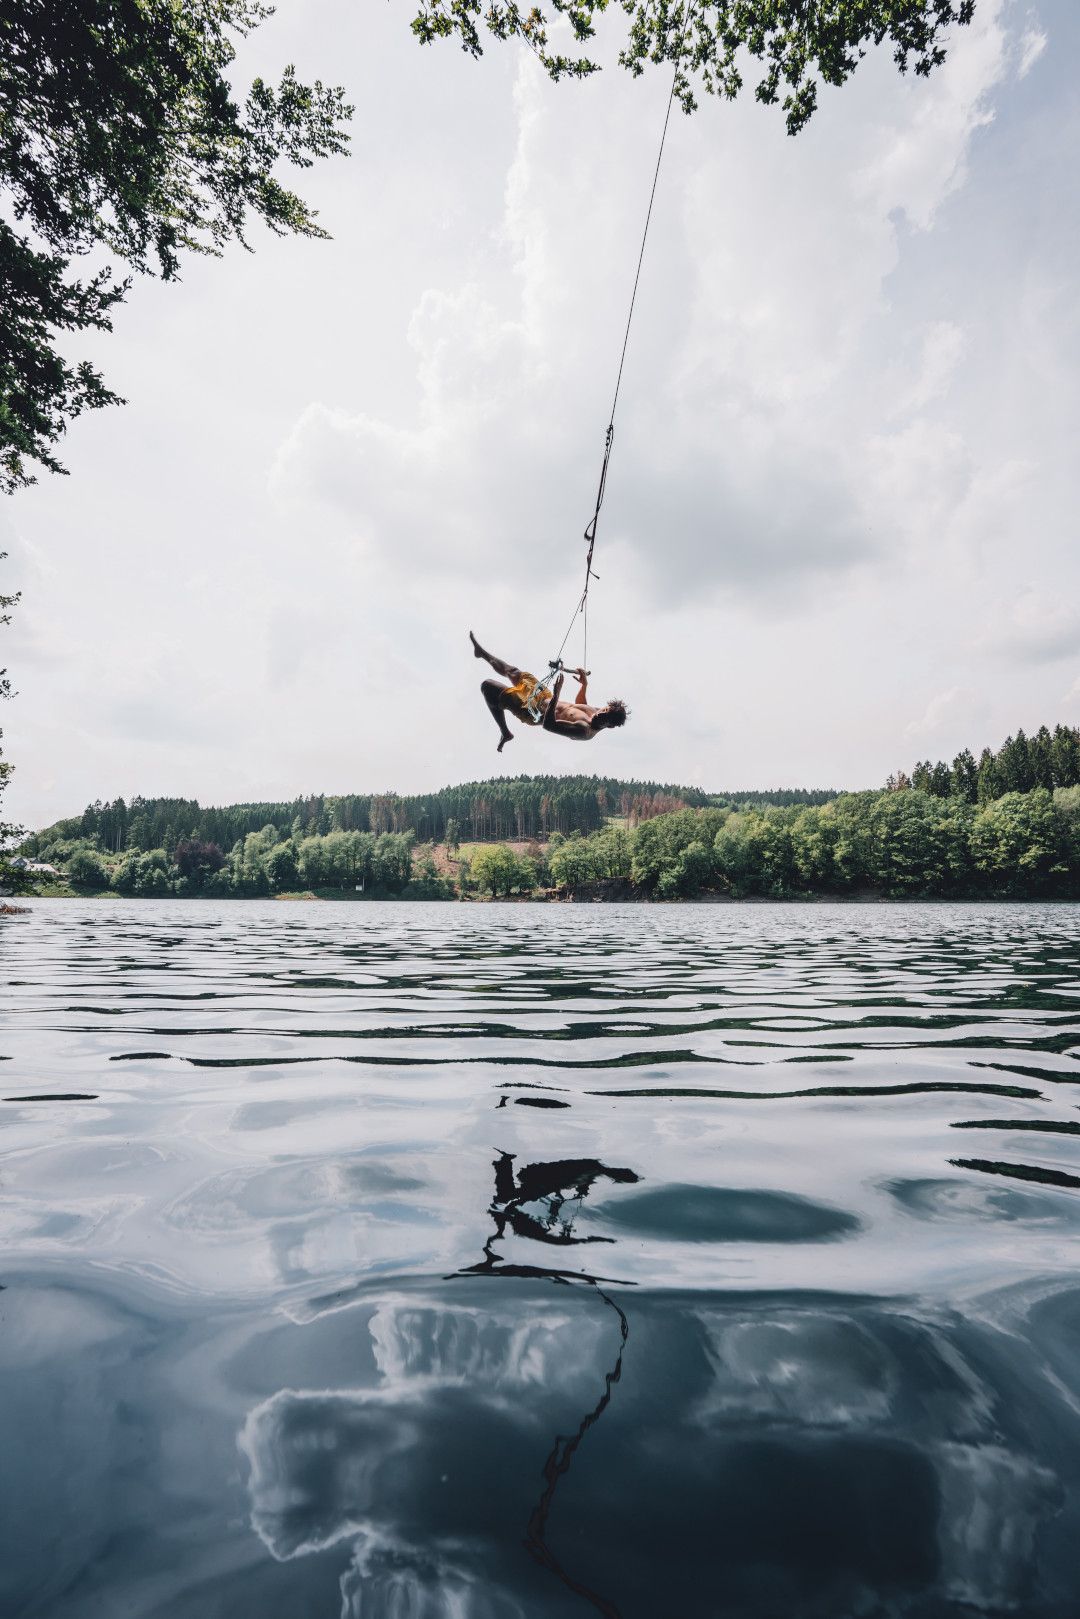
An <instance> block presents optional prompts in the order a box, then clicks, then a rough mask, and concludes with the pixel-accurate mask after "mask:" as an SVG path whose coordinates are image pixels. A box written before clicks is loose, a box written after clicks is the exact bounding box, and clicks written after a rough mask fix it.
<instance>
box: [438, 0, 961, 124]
mask: <svg viewBox="0 0 1080 1619" xmlns="http://www.w3.org/2000/svg"><path fill="white" fill-rule="evenodd" d="M616 9H617V10H620V11H622V12H623V14H624V15H625V17H626V18H627V19H628V22H627V25H626V26H627V31H626V43H625V44H624V45H623V47H622V49H621V51H620V52H619V62H620V63H621V65H622V66H623V67H626V68H629V69H630V71H631V72H632V73H633V74H635V75H637V74H640V73H643V72H644V70H645V68H646V66H647V64H649V63H650V62H651V63H654V64H659V63H663V62H675V63H677V64H679V71H678V76H677V80H676V94H677V96H678V97H679V99H680V101H681V102H682V104H683V106H684V107H685V108H686V110H687V112H690V111H692V110H693V108H694V106H695V105H696V102H695V100H694V93H693V91H694V85H695V84H699V85H701V86H702V87H703V88H704V89H705V90H706V91H707V92H708V93H710V94H713V95H720V96H725V97H727V98H728V99H729V100H730V99H734V97H735V96H737V95H738V93H739V91H740V90H741V89H742V87H743V82H744V81H743V73H744V68H745V66H746V59H747V57H750V58H754V59H756V61H757V62H758V63H760V64H761V65H762V68H763V72H762V76H761V78H760V79H759V80H758V83H757V86H756V88H755V91H754V94H755V95H756V97H757V99H758V100H759V101H763V102H766V103H767V104H770V105H771V104H773V103H775V102H777V101H781V97H782V98H783V99H782V107H783V110H784V112H785V114H786V117H787V128H788V133H789V134H791V135H795V134H797V133H798V132H799V130H800V129H802V127H803V125H804V124H805V123H806V122H807V120H808V119H809V118H810V117H811V116H812V115H813V112H814V109H815V108H816V106H817V97H818V86H819V84H834V85H839V84H843V83H844V80H845V79H847V78H848V77H849V76H850V75H851V74H852V73H853V72H854V71H855V69H856V67H857V66H858V65H859V62H860V61H861V60H862V58H863V57H864V56H865V55H866V52H867V50H868V49H869V48H870V47H871V46H875V45H882V44H885V43H887V44H888V45H889V46H891V48H892V53H893V60H894V61H895V62H896V65H897V67H898V68H899V69H900V71H901V72H902V73H904V72H906V71H907V70H908V69H909V68H914V70H915V72H916V73H919V74H927V73H929V72H930V70H931V69H932V68H934V67H937V66H938V65H939V64H940V63H941V62H943V61H944V60H945V34H946V31H947V29H949V28H950V27H952V26H953V25H955V24H963V23H969V22H970V21H971V19H972V16H973V15H974V11H975V0H679V3H676V4H670V3H669V0H643V3H639V0H616V4H609V0H550V13H551V14H552V15H554V16H556V17H559V18H564V19H565V20H566V22H567V23H569V25H570V28H571V30H572V32H573V37H574V41H575V44H576V45H578V46H585V45H587V44H588V41H589V40H591V39H593V38H594V37H595V35H596V23H597V18H598V17H599V16H600V15H602V14H603V13H605V12H607V11H608V10H612V11H614V10H616ZM412 26H413V32H414V33H415V34H416V36H417V38H418V39H420V40H421V42H422V43H423V44H430V43H431V42H432V41H433V40H436V39H450V38H454V39H457V40H458V42H459V43H460V45H461V47H462V49H463V50H465V51H467V52H468V53H469V55H470V56H481V55H483V43H482V34H484V33H489V34H491V35H493V36H494V37H495V38H496V39H500V40H507V39H514V38H517V39H522V40H524V41H525V43H526V44H527V45H528V46H529V47H530V48H531V49H532V50H533V51H535V53H536V55H537V56H538V57H539V59H540V61H541V62H542V63H543V65H544V67H545V68H546V70H547V72H548V73H549V74H550V75H551V77H552V78H553V79H561V78H585V77H587V76H588V75H589V74H591V73H596V72H597V71H598V64H597V63H596V62H595V61H593V60H592V59H591V58H590V57H588V56H584V55H583V56H565V55H562V54H561V53H558V52H553V51H552V50H550V49H549V38H548V26H549V14H548V13H547V12H545V11H542V10H541V9H540V8H539V7H538V6H532V7H526V6H522V5H518V4H517V3H516V0H421V4H420V9H419V11H418V12H417V14H416V16H415V18H414V19H413V25H412Z"/></svg>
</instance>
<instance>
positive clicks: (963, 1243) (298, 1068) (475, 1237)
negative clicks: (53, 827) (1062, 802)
mask: <svg viewBox="0 0 1080 1619" xmlns="http://www.w3.org/2000/svg"><path fill="white" fill-rule="evenodd" d="M0 983H2V988H0V1016H2V1028H0V1095H2V1097H3V1106H2V1112H0V1123H2V1126H3V1142H2V1147H3V1160H2V1163H0V1222H2V1236H3V1246H2V1254H0V1282H2V1284H3V1288H4V1291H3V1292H2V1293H0V1434H2V1442H3V1466H2V1472H0V1481H2V1482H0V1489H2V1495H3V1499H2V1509H0V1551H2V1555H0V1613H2V1614H3V1615H4V1616H5V1619H6V1616H13V1615H19V1616H23V1615H26V1616H42V1619H44V1616H50V1619H51V1616H64V1619H86V1616H94V1615H102V1616H107V1619H112V1616H114V1615H124V1616H127V1619H140V1616H149V1615H154V1616H169V1619H181V1616H183V1619H217V1616H221V1619H225V1616H229V1619H236V1616H238V1615H239V1616H241V1619H246V1616H248V1615H251V1616H258V1619H308V1616H311V1619H316V1616H317V1619H338V1616H341V1619H548V1616H550V1619H564V1616H565V1619H571V1616H581V1619H587V1616H588V1615H589V1614H590V1613H600V1614H604V1615H617V1616H621V1619H684V1616H686V1619H698V1616H701V1619H711V1616H716V1619H721V1616H722V1619H742V1616H747V1619H751V1616H753V1619H849V1616H850V1619H856V1616H857V1619H885V1616H888V1619H894V1616H896V1619H899V1616H903V1619H938V1616H954V1619H970V1616H972V1615H976V1614H977V1615H1004V1614H1020V1615H1022V1616H1024V1619H1050V1616H1060V1619H1074V1616H1075V1615H1076V1613H1077V1612H1078V1611H1080V1572H1078V1565H1077V1556H1076V1546H1077V1540H1078V1535H1080V1111H1078V1108H1080V907H1076V906H1066V905H1060V906H1052V905H1045V906H1039V905H997V906H979V905H967V906H961V905H903V906H897V905H866V906H861V905H825V904H820V905H781V904H775V905H742V906H734V905H712V906H706V905H703V906H661V905H657V906H647V905H633V906H625V907H624V906H618V905H602V906H601V905H591V906H586V905H576V906H575V905H524V904H523V905H483V906H481V905H473V906H469V905H407V904H397V905H394V904H379V903H366V904H365V903H356V904H341V905H334V904H307V905H305V904H302V903H275V902H270V901H266V902H263V901H257V902H250V903H244V902H232V903H224V902H223V903H214V902H210V901H205V902H188V903H184V902H182V901H140V902H110V901H101V902H91V901H87V902H80V901H47V902H46V901H41V902H33V905H32V914H31V915H29V916H25V917H21V918H12V919H9V920H7V921H6V922H4V923H3V924H2V925H0Z"/></svg>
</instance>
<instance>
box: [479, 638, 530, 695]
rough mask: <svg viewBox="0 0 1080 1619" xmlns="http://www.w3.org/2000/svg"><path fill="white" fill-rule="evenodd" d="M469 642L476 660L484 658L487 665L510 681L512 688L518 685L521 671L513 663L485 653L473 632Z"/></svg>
mask: <svg viewBox="0 0 1080 1619" xmlns="http://www.w3.org/2000/svg"><path fill="white" fill-rule="evenodd" d="M469 640H470V641H471V642H472V644H473V657H474V658H483V659H484V661H485V662H486V663H490V665H491V667H492V668H493V669H494V671H495V673H496V674H497V675H502V676H503V678H504V679H505V680H508V681H509V682H510V684H511V685H512V686H516V685H517V683H518V681H519V680H520V679H521V670H520V669H517V668H515V667H514V665H513V664H512V663H504V662H503V660H502V659H501V658H496V657H493V656H492V654H491V653H490V652H485V651H484V649H483V647H482V646H481V645H480V642H479V641H478V640H477V639H476V636H475V635H474V634H473V632H472V630H470V631H469ZM485 684H487V682H485Z"/></svg>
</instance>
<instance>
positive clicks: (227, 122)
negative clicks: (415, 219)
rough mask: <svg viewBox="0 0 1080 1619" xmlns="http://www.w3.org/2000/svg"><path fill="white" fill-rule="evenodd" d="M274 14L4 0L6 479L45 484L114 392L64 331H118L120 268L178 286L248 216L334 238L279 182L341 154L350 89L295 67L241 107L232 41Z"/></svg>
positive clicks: (0, 276) (0, 44)
mask: <svg viewBox="0 0 1080 1619" xmlns="http://www.w3.org/2000/svg"><path fill="white" fill-rule="evenodd" d="M269 15H270V8H269V7H266V6H264V5H262V4H259V3H258V0H182V3H175V0H59V3H57V0H3V5H2V6H0V195H2V196H3V198H4V200H5V201H6V204H7V207H8V209H9V210H10V215H11V217H12V218H13V219H14V223H15V227H16V228H12V226H11V224H10V223H7V222H2V221H0V311H2V314H0V488H6V489H9V490H10V489H14V488H16V487H18V486H20V485H22V484H26V483H31V482H33V481H34V479H33V476H32V464H33V463H37V464H38V465H42V466H45V467H47V468H49V469H50V470H51V471H54V472H61V471H63V468H62V467H61V465H60V463H59V462H58V460H57V458H56V455H55V453H54V450H53V446H54V445H55V444H56V441H57V440H58V438H59V437H60V436H61V435H62V433H63V432H64V429H65V427H66V425H67V423H68V422H69V421H70V420H71V419H72V418H73V417H75V416H77V415H79V414H80V412H82V411H84V410H90V409H97V408H98V407H100V406H102V405H106V404H112V403H115V402H117V396H116V395H115V394H113V393H111V392H110V391H109V389H108V388H106V386H105V384H104V381H103V380H102V378H101V376H100V374H99V373H98V372H97V370H96V369H95V368H94V367H93V366H92V365H90V364H89V363H88V362H85V361H82V362H76V363H74V364H73V363H71V362H69V361H68V360H67V359H66V358H65V356H64V354H63V352H62V350H63V348H64V347H65V344H64V341H63V334H65V333H69V332H79V331H85V330H87V329H99V330H108V329H109V328H110V323H111V316H112V311H113V310H114V309H115V307H116V305H117V304H118V303H120V302H121V301H122V300H123V298H124V295H125V293H126V292H127V290H128V287H129V285H130V278H128V279H117V278H116V277H115V275H114V272H113V270H112V269H111V267H105V268H98V269H96V270H95V271H94V272H93V273H91V274H90V275H88V276H85V277H79V276H77V275H74V274H73V273H72V269H71V266H72V261H73V260H77V259H80V258H83V257H85V256H86V255H87V254H90V253H102V252H103V253H105V254H107V255H108V256H109V257H110V258H111V259H113V260H115V261H118V262H119V263H121V264H122V265H123V266H124V267H125V268H126V270H127V271H129V272H134V273H137V274H146V275H156V276H161V277H162V278H164V279H165V280H172V279H174V278H175V277H176V276H177V275H178V274H179V270H180V265H181V261H182V257H183V255H184V253H185V252H193V253H210V254H220V253H221V251H222V249H223V248H224V246H225V245H226V244H227V243H228V242H230V241H238V242H241V243H243V244H244V245H245V246H247V245H248V244H247V240H246V231H247V226H248V220H249V218H251V217H255V218H258V219H261V220H262V221H263V223H264V224H266V225H267V226H268V227H269V228H270V229H271V230H272V231H275V232H276V233H277V234H279V235H283V234H286V233H290V232H291V233H296V234H299V235H303V236H319V237H321V236H325V235H326V232H325V231H324V230H323V229H322V227H321V226H320V225H319V224H318V223H317V220H316V216H315V214H314V212H313V211H312V209H311V208H309V206H308V205H307V204H306V203H305V202H304V201H303V200H302V198H300V197H299V196H298V195H297V194H296V193H295V192H294V191H291V190H289V189H288V188H287V187H285V186H284V185H282V183H281V181H280V180H279V179H278V177H277V172H276V171H277V169H278V166H279V164H280V163H281V162H282V161H285V162H288V163H291V164H293V165H296V166H299V167H301V168H307V167H310V165H311V164H312V162H313V161H314V160H315V159H316V158H320V157H326V156H329V155H331V154H333V153H340V152H343V151H344V149H345V145H346V142H347V136H346V134H345V133H344V128H343V126H344V124H345V123H346V122H347V120H348V118H349V117H350V116H351V112H352V109H351V108H350V107H348V106H347V105H346V104H345V100H344V95H343V92H342V91H341V90H340V89H330V88H327V87H325V86H324V85H322V84H321V83H319V82H318V81H316V82H315V83H314V84H312V85H305V84H302V83H301V82H300V81H299V80H298V79H297V77H296V73H295V70H294V69H293V68H292V67H287V68H286V69H285V70H284V72H283V74H282V76H281V79H280V82H279V83H278V84H277V85H276V86H275V85H272V84H269V83H267V82H266V81H265V80H263V79H261V78H257V79H255V80H254V82H253V83H252V84H251V86H250V88H249V89H248V90H247V93H246V95H245V96H244V98H243V101H242V103H241V101H239V100H238V99H237V98H236V96H235V94H234V91H233V89H232V86H231V84H230V82H229V68H230V66H231V64H232V62H233V59H234V57H235V54H236V52H235V44H234V40H235V38H237V37H242V36H245V35H247V34H248V33H249V32H250V31H251V30H252V29H253V28H255V27H257V26H258V24H259V23H260V22H262V21H263V20H264V19H265V18H266V17H267V16H269Z"/></svg>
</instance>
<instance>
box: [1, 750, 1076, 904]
mask: <svg viewBox="0 0 1080 1619" xmlns="http://www.w3.org/2000/svg"><path fill="white" fill-rule="evenodd" d="M21 853H22V856H23V857H24V859H25V860H32V861H38V862H45V863H47V864H48V865H50V866H53V867H55V868H56V870H57V871H58V873H59V877H58V879H56V880H55V881H54V882H53V889H54V891H56V888H57V887H61V888H62V889H63V890H64V891H69V892H70V891H74V892H82V893H101V892H113V893H117V894H134V895H145V896H157V897H165V896H169V895H177V896H192V897H194V896H199V895H204V896H218V897H236V898H241V897H258V896H270V895H275V894H279V895H280V894H293V893H310V894H313V895H326V896H332V895H335V894H336V895H343V894H346V893H348V894H356V893H357V892H362V893H363V894H365V895H374V896H378V895H382V896H392V897H397V896H401V897H404V898H417V899H425V898H426V899H450V898H454V897H457V896H462V897H468V896H470V895H485V894H489V895H491V896H493V897H494V896H505V897H509V896H511V895H518V896H526V895H528V894H532V893H535V892H536V891H537V890H543V891H545V892H547V893H549V894H551V895H552V896H554V897H558V896H560V895H561V896H572V897H595V898H605V897H607V898H639V897H640V898H656V899H678V898H694V897H698V896H716V897H727V898H734V899H739V898H745V897H751V896H760V897H765V898H786V897H797V896H800V895H802V896H820V897H828V896H833V897H845V896H847V897H852V896H857V897H872V896H881V897H886V898H918V897H926V898H949V897H951V898H1032V897H1041V898H1060V899H1076V898H1080V731H1077V730H1076V729H1073V728H1070V727H1068V726H1060V725H1059V726H1058V727H1057V728H1056V729H1055V730H1054V731H1053V732H1050V731H1049V730H1047V729H1046V728H1045V727H1044V728H1043V729H1041V730H1039V731H1038V732H1036V733H1035V735H1034V736H1032V737H1027V736H1025V734H1024V733H1023V732H1022V731H1021V732H1018V733H1017V735H1016V736H1015V737H1009V738H1007V740H1006V741H1005V742H1004V743H1003V744H1002V746H1001V747H1000V748H999V749H998V750H997V751H996V752H993V751H992V750H990V749H988V748H987V749H984V750H983V752H982V754H981V755H980V757H979V758H978V759H976V758H975V756H974V754H972V753H971V752H970V751H969V750H967V749H965V750H964V751H963V752H961V753H960V754H958V755H957V756H956V758H955V759H954V760H953V762H952V764H951V765H947V764H945V763H943V762H938V763H932V762H930V761H927V760H922V761H920V762H919V763H917V764H916V765H915V766H914V768H913V769H912V770H911V772H910V774H909V773H907V772H905V771H898V772H896V773H895V774H894V775H892V776H890V777H889V780H888V782H887V783H886V784H885V786H884V787H882V788H878V789H871V790H868V791H864V792H855V793H835V792H828V791H811V790H808V789H790V790H786V791H781V792H775V793H766V792H743V793H729V794H710V793H706V792H704V791H702V790H700V789H698V788H691V787H680V786H673V785H671V784H660V783H656V782H623V781H618V780H616V779H612V778H599V777H595V776H572V777H538V776H534V777H529V776H520V777H516V778H507V779H501V780H492V781H487V782H469V783H466V784H464V785H463V786H460V787H447V788H444V789H442V790H441V791H440V792H437V793H431V794H427V795H418V796H413V797H403V796H400V795H398V794H394V793H384V794H373V795H357V794H346V795H343V796H340V797H330V796H326V795H317V796H312V797H308V798H299V799H296V800H294V801H292V802H290V803H280V804H235V805H230V806H227V807H224V808H203V807H202V806H200V805H199V804H198V803H197V802H195V801H194V800H191V799H170V798H153V799H150V798H133V799H132V800H131V801H130V802H129V803H127V802H125V801H124V800H123V799H117V800H115V801H114V802H112V803H108V804H100V803H98V804H92V805H90V806H89V807H88V808H87V809H86V810H85V811H84V812H83V814H82V815H81V816H74V817H72V818H71V819H69V820H64V821H59V822H57V823H56V824H55V825H54V826H52V827H48V828H46V829H45V830H43V831H41V832H38V833H35V834H34V835H33V836H31V837H30V838H28V839H27V840H26V842H25V843H24V844H23V846H22V851H21ZM22 880H23V881H24V882H26V881H30V880H31V874H30V873H29V872H28V871H25V870H24V872H23V873H22ZM45 881H46V884H48V882H49V881H50V877H49V875H48V874H46V878H45Z"/></svg>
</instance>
